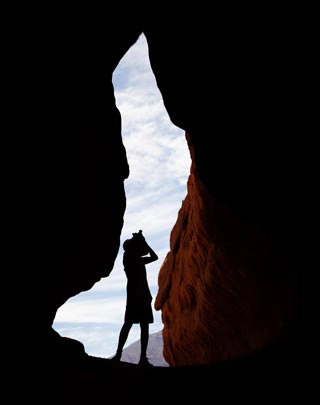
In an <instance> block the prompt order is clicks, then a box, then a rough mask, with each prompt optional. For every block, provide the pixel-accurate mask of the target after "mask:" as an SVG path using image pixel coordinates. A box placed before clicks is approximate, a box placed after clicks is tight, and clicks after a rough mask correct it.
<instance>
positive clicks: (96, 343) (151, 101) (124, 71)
mask: <svg viewBox="0 0 320 405" xmlns="http://www.w3.org/2000/svg"><path fill="white" fill-rule="evenodd" d="M113 85H114V93H115V98H116V104H117V107H118V109H119V111H120V113H121V119H122V137H123V143H124V146H125V148H126V153H127V159H128V163H129V167H130V175H129V178H128V179H126V180H125V183H124V186H125V192H126V199H127V201H126V204H127V205H126V212H125V216H124V226H123V229H122V233H121V243H120V249H119V252H118V256H117V259H116V261H115V265H114V268H113V270H112V272H111V274H110V276H109V277H107V278H104V279H102V280H101V281H100V282H98V283H96V284H95V285H94V286H93V288H92V289H91V290H89V291H85V292H82V293H81V294H78V295H77V296H75V297H72V298H70V299H69V300H68V301H67V302H66V303H65V304H64V305H62V307H60V308H59V310H58V312H57V315H56V317H55V320H54V323H53V327H54V329H55V330H56V331H57V332H58V333H59V334H60V335H61V336H66V337H70V338H74V339H76V340H78V341H80V342H82V343H83V344H84V347H85V350H86V352H87V353H88V354H89V355H92V356H97V357H104V358H108V357H111V356H112V355H113V354H114V353H115V350H116V345H117V339H118V333H119V331H120V328H121V325H122V323H123V316H124V310H125V299H126V291H125V288H126V278H125V274H124V271H123V266H122V254H123V249H122V243H123V241H124V240H125V239H127V238H128V237H130V236H131V234H132V233H133V232H137V231H138V230H139V229H142V230H143V232H144V235H145V237H146V238H147V239H148V241H149V242H150V245H151V246H152V247H153V248H154V249H155V251H156V252H157V254H158V256H159V260H158V261H156V262H154V263H151V264H150V265H148V269H147V275H148V283H149V286H150V290H151V293H152V296H153V304H154V301H155V297H156V294H157V291H158V273H159V269H160V266H161V264H162V262H163V261H164V259H165V257H166V254H167V252H168V251H169V239H170V232H171V230H172V228H173V226H174V224H175V221H176V219H177V215H178V211H179V209H180V207H181V204H182V201H183V199H184V198H185V196H186V195H187V179H188V176H189V172H190V164H191V158H190V153H189V150H188V146H187V142H186V139H185V134H184V131H182V130H181V129H180V128H177V127H176V126H174V124H173V123H172V122H171V121H170V119H169V116H168V113H167V111H166V110H165V107H164V104H163V101H162V97H161V94H160V91H159V89H158V87H157V85H156V81H155V78H154V75H153V72H152V70H151V67H150V63H149V58H148V46H147V42H146V39H145V37H144V35H143V34H142V35H141V36H140V37H139V39H138V40H137V42H136V43H135V44H134V45H133V46H132V47H131V48H130V49H129V50H128V52H127V53H126V54H125V56H124V57H123V58H122V60H121V61H120V63H119V65H118V66H117V68H116V70H115V72H114V75H113ZM162 327H163V324H162V320H161V312H159V311H156V310H154V323H153V324H150V335H151V334H156V333H158V332H159V331H161V329H162ZM139 337H140V327H139V325H136V326H134V327H133V328H132V330H131V332H130V334H129V337H128V340H127V343H126V346H125V347H127V346H129V345H131V344H132V343H134V342H135V341H137V340H139Z"/></svg>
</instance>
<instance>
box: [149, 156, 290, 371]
mask: <svg viewBox="0 0 320 405" xmlns="http://www.w3.org/2000/svg"><path fill="white" fill-rule="evenodd" d="M191 152H192V150H191ZM191 155H192V153H191ZM158 281H159V291H158V294H157V297H156V301H155V308H156V309H157V310H161V311H162V318H163V323H164V330H163V340H164V357H165V359H166V361H167V362H168V363H169V364H170V365H171V366H172V365H175V366H178V365H187V364H201V363H212V362H217V361H221V360H225V359H229V358H232V357H235V356H239V355H241V354H245V353H249V352H252V351H253V350H254V349H256V348H260V347H262V346H264V345H266V344H267V343H269V342H270V341H271V340H272V339H273V338H274V337H275V336H277V335H278V333H280V332H281V330H282V328H283V327H284V325H285V324H286V323H287V321H288V320H289V318H290V314H291V308H292V297H291V295H292V288H293V282H292V281H291V279H290V275H289V272H288V269H287V264H286V263H285V262H282V261H281V259H280V258H279V257H278V256H277V255H276V253H275V252H274V250H273V248H272V244H271V243H270V242H269V241H268V238H267V237H266V235H265V234H264V233H263V232H262V231H261V229H260V228H259V226H258V225H257V224H254V223H249V222H244V221H242V220H240V219H239V218H237V217H236V216H235V215H234V214H233V213H232V212H231V211H230V209H228V207H226V206H224V205H222V204H220V203H219V202H218V201H217V200H216V199H215V198H214V197H213V196H212V195H210V194H209V193H208V191H207V190H206V189H205V188H204V187H203V185H202V183H201V181H200V180H199V178H198V177H197V175H196V174H195V170H194V164H192V166H191V173H190V176H189V180H188V193H187V197H186V199H185V200H184V201H183V204H182V206H181V209H180V211H179V214H178V218H177V222H176V224H175V226H174V228H173V230H172V232H171V237H170V252H169V253H168V254H167V257H166V259H165V261H164V263H163V264H162V266H161V269H160V272H159V280H158Z"/></svg>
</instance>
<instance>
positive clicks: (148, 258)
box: [142, 242, 158, 264]
mask: <svg viewBox="0 0 320 405" xmlns="http://www.w3.org/2000/svg"><path fill="white" fill-rule="evenodd" d="M146 245H147V247H148V253H149V255H150V256H146V257H142V260H143V263H144V264H148V263H152V262H155V261H156V260H158V255H157V254H156V252H155V251H154V250H153V249H152V248H151V247H150V246H149V245H148V244H147V242H146Z"/></svg>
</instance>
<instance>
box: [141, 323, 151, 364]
mask: <svg viewBox="0 0 320 405" xmlns="http://www.w3.org/2000/svg"><path fill="white" fill-rule="evenodd" d="M140 329H141V335H140V343H141V355H140V358H147V347H148V342H149V324H148V323H140Z"/></svg>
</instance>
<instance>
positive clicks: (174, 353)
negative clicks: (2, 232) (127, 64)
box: [3, 2, 320, 404]
mask: <svg viewBox="0 0 320 405" xmlns="http://www.w3.org/2000/svg"><path fill="white" fill-rule="evenodd" d="M8 7H10V6H8ZM14 7H15V9H14V11H12V12H11V11H10V12H8V13H6V22H7V24H8V28H7V34H8V37H10V41H8V42H7V44H6V46H5V48H6V49H5V51H8V52H7V53H6V54H4V55H3V60H4V61H6V62H7V64H6V66H5V67H7V70H6V72H5V73H4V74H3V77H4V78H5V79H6V80H5V82H6V84H7V87H6V89H4V91H6V92H5V94H4V96H5V97H4V99H5V100H6V103H5V108H6V111H5V113H4V114H3V115H4V116H5V117H6V118H7V126H6V127H7V128H8V131H7V133H8V135H7V136H6V137H5V141H6V142H7V145H5V146H6V149H5V150H6V152H7V153H6V154H5V155H6V156H5V157H4V158H5V159H6V161H5V164H6V168H7V171H8V177H9V175H10V180H9V182H8V183H9V187H8V191H7V192H4V195H5V196H7V197H8V199H9V203H8V204H7V205H8V210H7V211H6V213H7V218H8V219H9V221H8V222H9V224H8V232H7V233H6V235H7V241H6V243H8V244H9V249H7V251H8V253H9V260H8V263H9V266H11V267H10V270H8V273H12V274H14V275H15V276H16V277H18V276H19V277H21V279H19V281H20V280H21V281H20V283H19V284H20V285H22V286H23V291H24V295H23V296H22V295H21V298H20V296H19V299H20V302H18V304H17V305H16V307H15V309H14V310H13V315H14V319H16V320H17V322H18V333H13V334H12V342H13V343H14V347H13V348H12V352H13V353H18V356H17V359H14V360H15V363H14V366H15V367H17V364H18V365H19V366H20V365H22V366H23V367H24V368H20V367H19V375H21V374H22V373H23V370H25V372H24V373H23V377H22V379H26V381H27V383H26V386H27V387H28V389H29V390H30V389H32V393H33V397H32V398H31V400H32V402H33V403H36V397H37V394H38V395H39V396H40V402H39V403H49V401H50V400H55V403H59V402H60V403H61V402H63V401H65V403H79V404H80V403H85V404H88V403H91V404H96V403H101V402H102V401H103V402H106V401H109V402H112V401H117V402H118V403H119V402H121V403H126V402H128V403H129V402H130V404H135V403H137V404H143V403H150V394H149V393H146V387H148V388H149V389H151V390H152V392H156V394H157V395H156V398H155V399H154V400H152V402H154V403H164V402H168V399H169V403H170V401H171V402H172V403H175V402H178V401H179V402H183V401H184V400H187V399H188V401H195V402H197V403H201V402H202V401H203V402H204V401H207V399H208V398H210V400H212V402H214V401H215V403H224V404H225V403H230V402H229V400H230V401H231V400H232V403H234V402H235V401H239V402H243V401H245V402H246V403H248V404H262V403H265V404H269V403H277V402H278V403H281V402H285V401H287V402H288V401H289V402H290V401H293V400H297V399H298V398H299V399H300V402H301V403H311V402H315V400H316V397H317V396H315V391H314V387H313V386H312V381H313V378H312V376H313V368H310V367H309V361H310V359H311V361H312V362H313V363H314V362H315V357H314V355H315V352H316V347H317V345H318V342H317V339H316V336H317V334H316V331H315V321H314V320H315V319H317V318H316V316H317V314H318V311H317V291H316V288H317V287H316V286H317V285H318V284H317V283H316V282H315V277H316V276H317V273H318V268H319V265H318V262H319V258H318V251H319V236H318V235H319V232H318V230H319V223H320V221H319V206H320V204H319V192H318V188H319V155H318V148H317V147H316V136H315V135H314V134H316V133H318V132H319V130H318V129H317V128H318V125H319V124H318V119H317V115H318V111H317V109H316V104H315V103H314V95H316V94H318V72H319V66H318V57H317V56H316V55H317V52H316V51H315V50H316V49H317V48H318V44H317V41H316V40H315V38H317V37H318V35H317V33H316V30H317V29H316V28H317V26H318V23H317V21H316V22H315V21H314V18H315V16H316V15H317V12H316V11H315V10H312V6H310V5H308V6H304V5H301V4H298V5H293V4H290V6H287V5H285V6H282V5H281V4H279V3H278V4H277V5H276V6H274V7H273V6H272V5H268V6H265V5H264V4H261V5H260V4H255V5H254V6H251V5H250V7H246V6H245V5H243V4H237V5H232V6H231V5H230V4H229V3H228V4H227V5H226V6H223V5H221V4H219V5H214V6H212V4H211V3H210V5H209V3H208V5H203V4H200V3H194V4H193V5H192V7H189V6H183V7H179V8H177V9H176V10H175V9H173V7H171V6H170V7H167V6H166V5H165V4H163V3H162V4H161V6H159V7H158V6H157V7H156V6H154V5H153V6H152V7H150V6H142V4H140V3H138V2H137V3H135V2H131V3H130V4H126V5H125V6H124V4H119V3H118V4H117V3H112V4H109V3H108V6H105V5H104V6H103V7H102V6H100V7H99V6H96V7H94V6H92V5H88V4H85V5H80V4H77V6H76V7H72V8H68V6H67V5H64V7H63V10H62V9H60V8H59V7H56V8H54V7H52V6H51V5H50V6H46V5H42V7H41V13H40V14H41V15H40V17H39V10H38V9H37V10H35V9H33V8H32V6H31V5H30V4H28V5H27V8H26V7H25V6H24V5H19V6H16V5H14ZM141 34H144V35H145V37H146V39H147V42H148V48H149V57H150V62H151V66H152V69H153V72H154V74H155V78H156V81H157V85H158V87H159V90H160V92H161V94H162V97H163V101H164V104H165V107H166V109H167V111H168V114H169V116H170V119H171V121H172V122H173V124H175V125H177V126H178V127H179V128H181V129H183V130H184V131H185V132H186V136H187V141H188V145H189V148H190V153H191V157H192V169H191V173H190V178H189V181H188V195H187V198H186V199H185V200H184V203H183V207H182V209H181V210H180V212H179V215H178V219H177V224H176V226H175V227H174V229H173V230H172V234H171V237H170V252H168V256H167V258H166V260H165V263H164V264H163V267H162V268H161V271H160V274H159V294H158V296H157V297H156V302H155V305H156V309H158V310H161V311H162V318H163V322H164V332H163V345H164V356H165V359H166V361H168V363H169V365H170V367H167V368H161V367H160V368H159V367H152V368H150V369H143V368H139V367H138V366H136V365H130V364H127V363H125V362H119V363H115V362H112V361H110V360H107V359H98V358H93V357H90V356H87V355H86V353H85V351H84V350H83V346H82V344H81V342H76V341H72V340H67V339H65V338H62V337H60V336H59V335H57V334H55V333H54V331H53V330H52V323H53V320H54V318H55V314H56V311H57V310H58V308H59V307H61V305H63V304H64V303H65V302H66V301H67V300H68V299H69V298H70V297H72V296H74V295H76V294H79V293H80V292H82V291H86V290H89V289H90V288H91V287H92V286H93V285H94V284H95V283H96V282H97V281H99V280H100V279H101V278H102V277H107V276H108V274H110V272H111V271H112V269H113V265H114V261H115V258H116V256H117V254H118V250H119V245H120V235H121V231H122V226H123V217H124V213H125V209H126V197H125V191H124V181H125V179H126V178H127V177H128V176H129V174H130V173H129V165H128V161H127V157H126V151H125V148H124V145H123V143H122V138H121V130H122V128H121V117H120V112H119V111H118V109H117V106H116V103H115V97H114V92H113V85H112V74H113V72H114V70H115V68H116V67H117V64H118V63H119V61H120V60H121V58H122V57H123V55H124V54H125V53H126V52H127V50H128V49H129V48H130V47H131V46H132V45H133V44H134V43H135V41H136V40H137V39H138V38H139V36H140V35H141ZM9 43H10V45H9ZM7 112H8V113H7ZM137 147H138V146H137ZM11 268H12V271H11ZM26 269H28V270H27V271H26ZM204 325H205V326H204ZM14 337H16V339H14ZM17 348H18V349H17ZM204 363H206V364H204ZM31 365H32V367H33V368H32V370H33V371H32V372H31ZM301 370H303V372H302V371H301ZM284 375H285V376H286V379H284V378H283V376H284ZM29 377H30V381H29V380H28V378H29ZM15 378H16V377H15ZM180 381H182V384H181V383H180ZM208 381H209V383H208ZM23 382H25V380H24V381H23ZM14 383H15V384H16V385H21V383H20V382H16V380H15V381H14ZM124 387H125V388H126V389H124ZM18 388H19V387H18ZM18 391H19V390H18V389H17V392H18ZM43 392H44V393H45V394H42V393H43ZM168 393H169V394H168ZM43 395H45V396H46V398H45V399H44V398H43ZM168 396H169V398H168ZM62 398H63V400H62ZM311 398H312V401H311Z"/></svg>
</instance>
